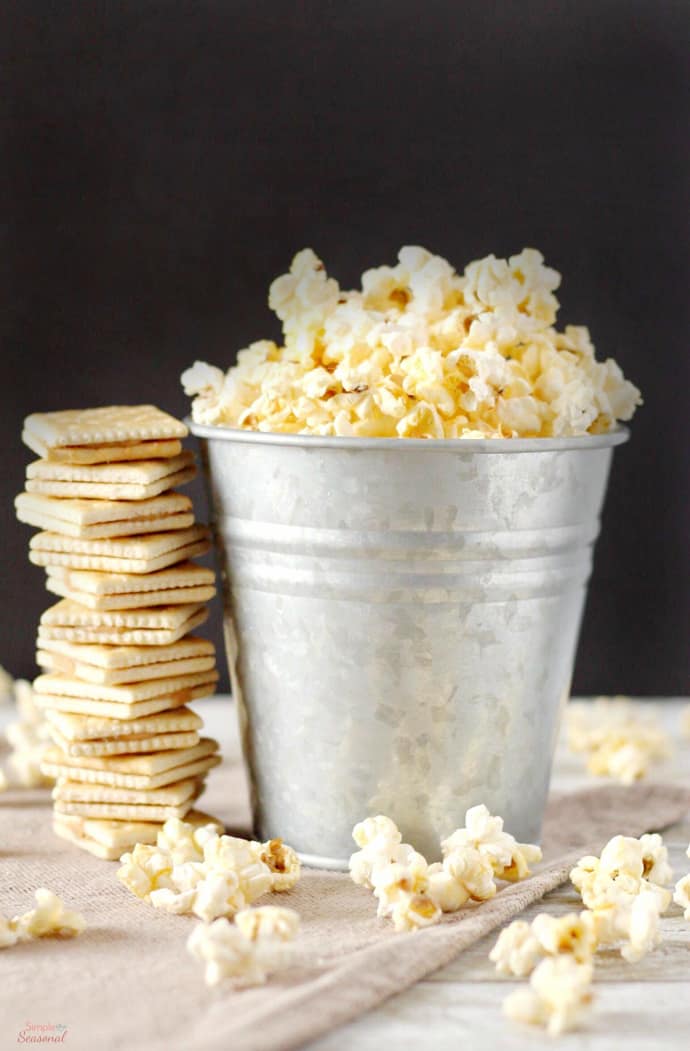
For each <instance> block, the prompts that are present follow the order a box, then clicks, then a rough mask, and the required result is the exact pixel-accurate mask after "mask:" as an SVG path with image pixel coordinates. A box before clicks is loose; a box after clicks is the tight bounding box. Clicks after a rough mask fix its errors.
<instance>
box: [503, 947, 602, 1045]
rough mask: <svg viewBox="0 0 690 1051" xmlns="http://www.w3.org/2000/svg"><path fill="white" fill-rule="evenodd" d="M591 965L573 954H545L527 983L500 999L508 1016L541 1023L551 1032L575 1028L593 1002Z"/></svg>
mask: <svg viewBox="0 0 690 1051" xmlns="http://www.w3.org/2000/svg"><path fill="white" fill-rule="evenodd" d="M592 976H593V967H592V964H591V963H590V962H585V963H578V962H577V960H575V958H574V957H573V956H552V957H548V958H547V959H545V960H542V962H541V963H540V964H539V965H538V967H536V969H535V970H534V971H533V972H532V976H531V978H530V982H529V987H528V988H526V989H516V990H515V992H513V993H511V994H510V995H509V996H508V997H507V998H506V999H505V1000H504V1002H503V1010H504V1011H505V1013H506V1015H507V1016H508V1018H510V1019H512V1020H513V1021H515V1022H524V1023H526V1024H528V1025H540V1026H544V1027H545V1028H546V1030H547V1031H548V1033H549V1034H550V1035H551V1036H559V1035H560V1034H561V1033H564V1032H566V1031H567V1030H569V1029H575V1028H576V1027H577V1025H578V1023H579V1022H580V1021H581V1019H582V1015H583V1013H584V1012H585V1011H586V1009H587V1008H588V1007H589V1005H590V1004H591V1002H592Z"/></svg>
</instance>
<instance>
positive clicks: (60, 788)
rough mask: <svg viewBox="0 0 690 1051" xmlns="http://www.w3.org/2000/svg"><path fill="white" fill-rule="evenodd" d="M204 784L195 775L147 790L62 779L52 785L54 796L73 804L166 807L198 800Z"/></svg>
mask: <svg viewBox="0 0 690 1051" xmlns="http://www.w3.org/2000/svg"><path fill="white" fill-rule="evenodd" d="M203 787H204V783H203V780H202V779H200V778H196V777H188V778H186V779H185V780H184V781H173V782H172V783H171V784H169V785H165V787H164V788H154V789H151V790H150V791H148V792H146V791H142V790H141V789H134V788H113V787H112V786H111V785H87V784H84V782H82V781H68V780H65V779H60V780H59V781H58V783H57V784H56V785H55V787H54V788H53V791H52V797H53V799H60V800H62V801H63V802H70V803H146V804H149V803H160V804H162V805H164V806H176V805H177V804H178V803H183V802H184V801H185V800H188V799H196V797H197V796H198V795H199V794H200V792H201V791H202V789H203Z"/></svg>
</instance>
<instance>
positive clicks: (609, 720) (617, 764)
mask: <svg viewBox="0 0 690 1051" xmlns="http://www.w3.org/2000/svg"><path fill="white" fill-rule="evenodd" d="M567 729H568V744H569V747H570V748H571V750H572V751H574V752H583V753H585V754H587V755H588V757H589V758H588V763H587V768H588V770H589V771H590V773H592V774H595V775H597V776H599V777H612V778H615V779H616V780H617V781H620V782H621V784H625V785H628V784H632V783H633V782H634V781H637V780H640V779H641V778H643V777H645V776H646V775H647V772H648V770H649V767H650V765H651V764H652V763H653V762H655V761H657V760H660V759H664V758H666V757H667V756H668V754H669V751H670V742H669V739H668V735H667V734H666V733H665V732H664V731H663V730H662V729H661V727H659V726H658V725H657V724H656V722H655V720H654V718H653V716H650V715H643V714H642V710H641V709H640V708H638V709H635V708H633V706H632V705H631V704H630V702H629V700H628V699H627V698H625V697H614V698H613V699H608V698H606V697H599V698H597V700H596V701H594V702H591V701H590V702H585V703H573V702H571V703H570V704H569V705H568V708H567Z"/></svg>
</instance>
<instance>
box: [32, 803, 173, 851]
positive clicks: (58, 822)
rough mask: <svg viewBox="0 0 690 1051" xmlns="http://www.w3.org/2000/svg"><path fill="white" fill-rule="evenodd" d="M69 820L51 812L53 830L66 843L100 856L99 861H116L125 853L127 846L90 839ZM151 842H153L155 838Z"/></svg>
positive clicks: (156, 826) (79, 819) (66, 816)
mask: <svg viewBox="0 0 690 1051" xmlns="http://www.w3.org/2000/svg"><path fill="white" fill-rule="evenodd" d="M69 820H70V818H69V816H68V815H67V814H55V813H54V814H53V832H54V833H55V835H56V836H59V837H60V839H65V840H67V842H68V843H71V844H72V845H73V846H75V847H79V849H80V850H86V851H88V853H89V854H93V856H94V857H95V858H100V859H101V861H118V860H119V858H120V856H121V855H122V854H124V853H126V851H127V849H128V848H127V847H121V846H108V844H107V843H101V842H99V840H97V839H92V838H91V837H90V836H87V835H86V834H85V833H83V832H82V831H81V830H80V829H78V828H74V827H72V826H71V825H69V824H67V822H68V821H69ZM77 820H78V821H83V820H85V819H84V818H77ZM123 824H124V822H123ZM152 827H153V828H160V827H161V826H160V825H153V826H152ZM153 842H154V843H155V840H154V841H153Z"/></svg>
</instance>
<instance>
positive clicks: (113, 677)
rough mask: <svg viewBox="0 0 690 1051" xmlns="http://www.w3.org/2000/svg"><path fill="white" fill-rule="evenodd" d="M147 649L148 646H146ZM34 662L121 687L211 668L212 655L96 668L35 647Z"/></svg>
mask: <svg viewBox="0 0 690 1051" xmlns="http://www.w3.org/2000/svg"><path fill="white" fill-rule="evenodd" d="M146 648H147V649H148V648H149V647H146ZM36 663H37V664H38V665H40V667H41V668H45V669H46V670H47V671H49V672H62V673H63V674H64V675H69V676H70V678H74V679H81V680H82V681H83V682H91V683H95V684H100V685H103V686H124V685H126V684H127V683H134V682H149V681H150V680H151V679H172V678H174V677H175V676H177V675H194V674H196V673H198V672H202V671H204V672H206V671H210V672H212V671H214V670H215V664H216V659H215V657H190V658H189V660H176V661H162V662H160V663H158V664H143V665H139V666H137V667H136V668H98V667H96V666H95V665H93V664H83V663H82V662H80V661H75V660H73V659H72V658H71V657H65V656H64V655H63V654H62V653H50V652H48V651H46V650H38V652H37V654H36Z"/></svg>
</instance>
